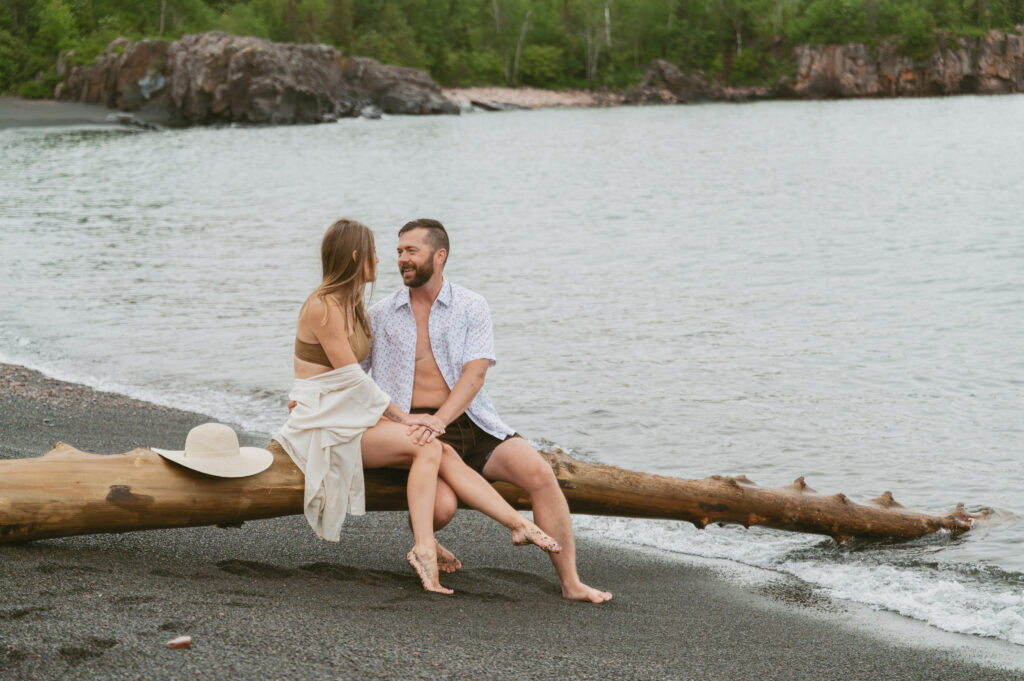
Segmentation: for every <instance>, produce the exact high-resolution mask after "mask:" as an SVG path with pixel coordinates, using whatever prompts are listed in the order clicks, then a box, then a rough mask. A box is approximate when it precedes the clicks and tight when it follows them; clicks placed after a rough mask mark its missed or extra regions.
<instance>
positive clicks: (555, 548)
mask: <svg viewBox="0 0 1024 681" xmlns="http://www.w3.org/2000/svg"><path fill="white" fill-rule="evenodd" d="M512 543H513V544H515V545H516V546H525V545H526V544H536V545H537V546H539V547H541V548H542V549H544V550H545V551H547V552H548V553H558V552H559V551H561V550H562V547H561V546H559V545H558V542H556V541H555V540H554V539H552V538H551V537H549V536H548V535H546V534H545V533H544V531H543V530H541V529H540V528H539V527H537V526H536V525H534V524H533V523H531V522H530V521H529V520H524V521H523V524H522V525H520V526H519V527H513V528H512Z"/></svg>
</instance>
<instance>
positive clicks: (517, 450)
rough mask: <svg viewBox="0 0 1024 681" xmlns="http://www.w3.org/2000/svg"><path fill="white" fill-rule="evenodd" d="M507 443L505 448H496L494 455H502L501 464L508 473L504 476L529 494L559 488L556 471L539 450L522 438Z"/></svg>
mask: <svg viewBox="0 0 1024 681" xmlns="http://www.w3.org/2000/svg"><path fill="white" fill-rule="evenodd" d="M506 443H507V444H506V446H505V447H504V448H501V449H498V450H496V451H495V453H494V455H492V458H493V457H494V456H501V457H502V460H501V461H500V464H501V466H502V468H503V469H504V471H505V473H506V475H505V476H503V477H507V478H508V479H509V480H508V481H509V482H511V483H513V484H515V485H518V486H519V487H522V488H523V489H524V490H526V492H527V493H529V494H536V493H537V492H542V491H545V490H551V489H559V486H558V479H557V478H556V477H555V473H554V471H553V470H551V466H549V465H548V462H547V461H546V460H545V459H544V457H542V456H541V455H540V454H539V453H538V452H537V450H535V449H534V448H533V447H531V446H530V445H529V444H528V443H527V442H526V441H525V440H522V439H521V438H515V439H514V440H506ZM503 450H504V451H503Z"/></svg>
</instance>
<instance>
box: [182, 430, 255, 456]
mask: <svg viewBox="0 0 1024 681" xmlns="http://www.w3.org/2000/svg"><path fill="white" fill-rule="evenodd" d="M240 453H241V450H240V449H239V447H238V436H237V435H236V434H235V431H234V430H233V429H232V428H231V427H230V426H225V425H224V424H223V423H204V424H203V425H201V426H196V427H195V428H193V429H192V430H190V431H189V433H188V437H186V438H185V454H184V456H187V457H192V458H197V459H223V458H225V457H232V456H238V455H239V454H240Z"/></svg>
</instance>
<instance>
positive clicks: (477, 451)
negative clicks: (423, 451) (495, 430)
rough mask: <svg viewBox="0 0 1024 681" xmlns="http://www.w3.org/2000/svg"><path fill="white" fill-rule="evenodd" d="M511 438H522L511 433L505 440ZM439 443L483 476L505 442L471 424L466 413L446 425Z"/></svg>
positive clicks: (412, 411)
mask: <svg viewBox="0 0 1024 681" xmlns="http://www.w3.org/2000/svg"><path fill="white" fill-rule="evenodd" d="M435 411H437V410H436V409H430V408H423V407H413V408H412V409H410V410H409V413H410V414H433V413H434V412H435ZM513 437H522V436H521V435H520V434H519V433H512V434H511V435H509V436H508V437H506V438H505V440H508V439H510V438H513ZM439 439H440V440H441V442H444V443H445V444H449V445H451V446H452V449H454V450H455V451H456V452H458V454H459V456H461V457H462V460H463V461H465V462H466V465H467V466H469V467H470V468H472V469H473V470H475V471H476V472H477V473H480V474H483V470H484V466H486V465H487V461H488V459H490V458H491V454H493V453H494V450H495V449H496V448H497V447H498V445H500V444H501V443H502V442H504V441H505V440H502V439H501V438H497V437H494V436H493V435H491V434H490V433H488V432H486V431H485V430H484V429H482V428H481V427H480V426H478V425H476V424H475V423H473V419H471V418H469V416H468V415H467V414H466V413H462V414H460V415H459V417H458V418H457V419H455V420H454V421H452V422H451V423H449V424H448V427H447V428H446V429H445V434H444V435H442V436H441V437H440V438H439Z"/></svg>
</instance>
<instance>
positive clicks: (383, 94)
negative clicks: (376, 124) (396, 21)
mask: <svg viewBox="0 0 1024 681" xmlns="http://www.w3.org/2000/svg"><path fill="white" fill-rule="evenodd" d="M342 76H343V78H344V80H345V85H346V86H347V88H348V90H349V92H350V93H351V94H352V95H353V96H354V97H355V99H356V101H357V102H358V103H359V104H360V105H367V104H373V105H376V106H378V107H379V108H380V109H381V111H383V112H384V113H389V114H458V113H459V112H460V111H461V109H460V108H459V105H458V104H456V103H455V102H453V101H451V100H450V99H448V98H447V97H445V96H444V94H442V92H441V86H440V85H438V84H437V83H435V82H434V80H433V79H432V78H431V77H430V75H429V74H428V73H427V72H426V71H422V70H420V69H413V68H409V67H407V66H391V65H389V64H381V63H380V62H379V61H377V60H376V59H370V58H369V57H349V58H347V59H345V60H343V62H342Z"/></svg>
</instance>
